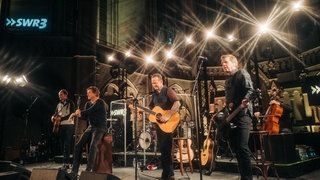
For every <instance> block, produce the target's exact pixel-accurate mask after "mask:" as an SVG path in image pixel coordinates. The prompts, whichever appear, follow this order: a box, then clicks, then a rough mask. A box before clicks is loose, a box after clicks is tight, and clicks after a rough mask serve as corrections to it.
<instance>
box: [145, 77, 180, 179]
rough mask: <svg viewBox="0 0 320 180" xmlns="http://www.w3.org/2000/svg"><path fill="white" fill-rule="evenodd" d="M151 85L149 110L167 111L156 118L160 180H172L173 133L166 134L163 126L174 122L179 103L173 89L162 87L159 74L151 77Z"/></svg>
mask: <svg viewBox="0 0 320 180" xmlns="http://www.w3.org/2000/svg"><path fill="white" fill-rule="evenodd" d="M151 84H152V87H153V89H154V90H155V91H154V93H153V95H152V100H151V102H150V104H149V108H150V109H155V108H159V109H160V108H162V109H163V110H164V111H167V113H166V114H165V115H163V116H161V117H159V118H157V119H158V122H157V124H158V126H157V137H158V141H159V146H160V152H161V166H162V169H163V170H162V174H161V179H165V180H169V179H174V172H173V165H172V159H171V148H172V137H173V133H172V131H171V132H166V131H165V125H166V123H168V125H169V124H170V121H175V120H176V119H173V118H174V117H175V115H176V114H177V112H178V110H179V107H180V101H179V99H178V96H177V94H176V92H175V91H174V90H173V89H171V88H169V87H165V86H164V85H163V79H162V76H161V74H153V75H152V76H151ZM179 120H180V118H178V120H177V122H179ZM174 124H176V123H174ZM173 130H174V129H173Z"/></svg>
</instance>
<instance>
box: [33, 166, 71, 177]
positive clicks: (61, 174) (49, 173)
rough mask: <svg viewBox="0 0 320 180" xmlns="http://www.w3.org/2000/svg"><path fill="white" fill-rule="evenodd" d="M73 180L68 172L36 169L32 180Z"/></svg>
mask: <svg viewBox="0 0 320 180" xmlns="http://www.w3.org/2000/svg"><path fill="white" fill-rule="evenodd" d="M49 179H50V180H53V179H56V180H71V177H70V176H69V175H68V174H67V172H66V171H62V170H60V169H48V168H34V169H33V170H32V173H31V177H30V180H49Z"/></svg>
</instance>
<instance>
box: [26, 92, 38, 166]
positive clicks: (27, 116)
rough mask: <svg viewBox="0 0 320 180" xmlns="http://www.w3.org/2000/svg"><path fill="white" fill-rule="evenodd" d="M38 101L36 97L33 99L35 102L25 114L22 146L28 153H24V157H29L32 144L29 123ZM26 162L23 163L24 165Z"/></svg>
mask: <svg viewBox="0 0 320 180" xmlns="http://www.w3.org/2000/svg"><path fill="white" fill-rule="evenodd" d="M37 100H38V97H35V98H34V99H33V101H32V102H31V104H30V105H29V106H28V108H27V109H26V112H25V114H24V117H25V128H24V132H23V135H24V139H23V140H22V141H23V143H22V146H23V148H24V150H26V152H24V155H25V156H26V155H27V152H29V151H30V144H29V143H30V142H28V138H29V137H28V130H27V129H28V123H29V114H30V111H31V109H32V106H33V105H34V104H35V103H36V101H37ZM23 163H24V162H22V164H23Z"/></svg>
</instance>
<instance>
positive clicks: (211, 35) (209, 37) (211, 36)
mask: <svg viewBox="0 0 320 180" xmlns="http://www.w3.org/2000/svg"><path fill="white" fill-rule="evenodd" d="M213 36H214V31H213V30H207V31H206V37H207V39H211V38H213Z"/></svg>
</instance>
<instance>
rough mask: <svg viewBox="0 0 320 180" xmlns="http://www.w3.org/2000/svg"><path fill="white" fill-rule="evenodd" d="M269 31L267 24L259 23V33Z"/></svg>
mask: <svg viewBox="0 0 320 180" xmlns="http://www.w3.org/2000/svg"><path fill="white" fill-rule="evenodd" d="M269 31H270V29H269V26H268V24H266V23H264V24H260V25H259V33H260V34H264V33H267V32H269Z"/></svg>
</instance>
